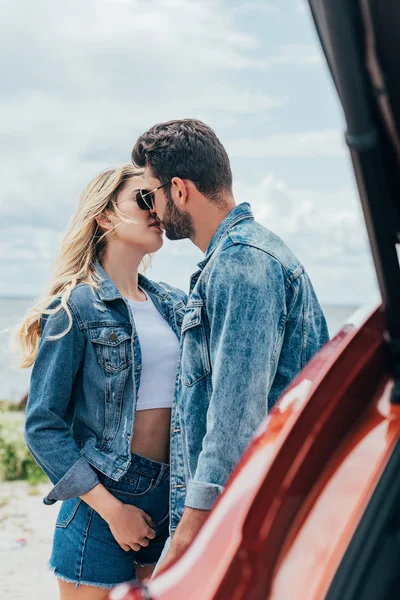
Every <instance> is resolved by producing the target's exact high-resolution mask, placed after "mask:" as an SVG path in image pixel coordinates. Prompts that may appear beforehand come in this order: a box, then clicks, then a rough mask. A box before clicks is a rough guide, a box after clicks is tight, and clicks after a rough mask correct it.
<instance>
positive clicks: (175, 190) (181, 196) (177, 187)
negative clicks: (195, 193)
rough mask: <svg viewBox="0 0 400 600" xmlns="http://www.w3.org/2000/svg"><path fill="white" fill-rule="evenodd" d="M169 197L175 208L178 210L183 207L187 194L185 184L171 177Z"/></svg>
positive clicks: (179, 179)
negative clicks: (177, 207)
mask: <svg viewBox="0 0 400 600" xmlns="http://www.w3.org/2000/svg"><path fill="white" fill-rule="evenodd" d="M171 196H172V200H173V201H174V203H175V204H176V205H177V206H179V207H180V208H182V207H184V206H185V204H186V201H187V197H188V193H187V188H186V185H185V182H184V180H183V179H181V178H180V177H173V178H172V179H171Z"/></svg>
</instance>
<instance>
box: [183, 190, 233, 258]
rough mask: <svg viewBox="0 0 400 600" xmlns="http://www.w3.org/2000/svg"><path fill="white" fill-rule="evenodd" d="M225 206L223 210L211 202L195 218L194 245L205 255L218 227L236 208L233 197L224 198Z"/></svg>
mask: <svg viewBox="0 0 400 600" xmlns="http://www.w3.org/2000/svg"><path fill="white" fill-rule="evenodd" d="M224 200H225V205H224V207H223V208H221V207H220V206H218V205H217V204H213V203H212V202H209V203H208V204H207V207H206V209H205V210H202V211H199V212H198V214H197V215H196V217H195V218H194V227H195V232H196V233H195V237H194V239H192V242H193V244H195V246H197V247H198V248H200V250H201V251H202V252H203V253H204V254H205V253H206V251H207V248H208V247H209V245H210V242H211V240H212V238H213V237H214V235H215V232H216V231H217V229H218V227H219V226H220V224H221V223H222V221H223V220H224V219H225V218H226V216H227V215H228V214H229V213H230V212H231V210H233V209H234V208H235V206H236V204H235V200H234V199H233V196H227V197H226V198H224Z"/></svg>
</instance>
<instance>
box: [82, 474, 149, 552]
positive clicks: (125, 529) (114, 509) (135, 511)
mask: <svg viewBox="0 0 400 600" xmlns="http://www.w3.org/2000/svg"><path fill="white" fill-rule="evenodd" d="M81 498H82V500H83V501H84V502H86V504H88V505H89V506H91V507H92V508H93V509H94V510H95V511H96V512H97V513H99V515H100V516H101V517H102V518H103V519H104V520H105V521H107V523H108V525H109V527H110V530H111V533H112V534H113V536H114V538H115V540H116V541H117V542H118V544H119V545H120V546H121V548H122V549H123V550H125V552H129V550H135V552H137V551H138V550H140V548H141V547H142V546H148V545H149V541H150V540H152V539H154V538H155V537H156V532H155V531H154V529H153V527H154V523H153V520H152V518H151V517H150V516H149V515H148V514H147V513H145V512H144V511H143V510H141V509H140V508H136V506H131V505H130V504H124V503H123V502H120V501H119V500H117V498H115V497H114V496H113V495H112V494H110V492H109V491H108V490H107V489H106V488H105V487H104V486H103V485H102V484H101V483H99V484H98V485H96V486H95V487H94V488H93V489H91V490H90V491H89V492H87V493H86V494H84V495H83V496H81Z"/></svg>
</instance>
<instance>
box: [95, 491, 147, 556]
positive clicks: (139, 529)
mask: <svg viewBox="0 0 400 600" xmlns="http://www.w3.org/2000/svg"><path fill="white" fill-rule="evenodd" d="M107 523H108V524H109V526H110V529H111V533H112V534H113V536H114V538H115V539H116V540H117V542H118V544H119V545H120V546H121V548H122V549H123V550H125V551H126V552H128V551H129V550H131V549H132V550H135V552H137V551H138V550H140V548H141V547H142V546H148V545H149V541H150V540H152V539H154V538H155V537H156V532H155V531H154V529H152V527H154V523H153V520H152V518H151V517H149V515H148V514H146V513H145V512H144V511H143V510H141V509H140V508H136V506H131V505H130V504H123V503H122V502H121V503H120V506H119V507H118V508H117V509H116V510H114V511H113V513H112V515H111V516H110V517H109V518H108V520H107Z"/></svg>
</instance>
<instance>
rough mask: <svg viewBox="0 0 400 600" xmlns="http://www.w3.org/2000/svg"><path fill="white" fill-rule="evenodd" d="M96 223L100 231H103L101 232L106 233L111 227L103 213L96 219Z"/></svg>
mask: <svg viewBox="0 0 400 600" xmlns="http://www.w3.org/2000/svg"><path fill="white" fill-rule="evenodd" d="M96 222H97V225H98V226H99V227H100V229H103V231H108V230H109V229H111V227H112V226H113V224H112V222H111V220H110V219H109V217H108V216H107V215H106V214H105V213H101V215H99V216H98V217H96Z"/></svg>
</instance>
